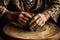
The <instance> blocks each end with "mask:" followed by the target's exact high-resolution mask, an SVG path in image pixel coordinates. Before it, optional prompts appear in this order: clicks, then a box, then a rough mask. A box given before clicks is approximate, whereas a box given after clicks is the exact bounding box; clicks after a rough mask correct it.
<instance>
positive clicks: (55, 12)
mask: <svg viewBox="0 0 60 40" xmlns="http://www.w3.org/2000/svg"><path fill="white" fill-rule="evenodd" d="M50 3H51V2H50ZM53 3H54V4H53V5H51V6H50V7H49V8H48V9H47V11H48V13H49V14H50V16H51V17H52V18H53V20H54V21H55V22H57V18H58V17H59V15H60V14H59V13H60V0H56V1H53Z"/></svg>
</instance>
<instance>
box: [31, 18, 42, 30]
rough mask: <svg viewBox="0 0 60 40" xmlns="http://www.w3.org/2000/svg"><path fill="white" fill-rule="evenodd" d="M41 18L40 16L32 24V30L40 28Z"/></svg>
mask: <svg viewBox="0 0 60 40" xmlns="http://www.w3.org/2000/svg"><path fill="white" fill-rule="evenodd" d="M40 21H41V19H40V18H38V19H37V20H36V21H35V22H34V23H33V24H32V25H31V26H30V30H31V31H34V30H35V29H36V28H38V25H39V23H40Z"/></svg>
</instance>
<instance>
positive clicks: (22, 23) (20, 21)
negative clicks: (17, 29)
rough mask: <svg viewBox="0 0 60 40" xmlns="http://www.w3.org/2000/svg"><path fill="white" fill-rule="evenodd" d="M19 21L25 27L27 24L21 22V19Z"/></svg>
mask: <svg viewBox="0 0 60 40" xmlns="http://www.w3.org/2000/svg"><path fill="white" fill-rule="evenodd" d="M19 23H20V24H22V25H24V26H26V27H27V25H26V24H25V23H23V22H22V21H21V20H19Z"/></svg>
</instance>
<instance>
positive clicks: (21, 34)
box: [3, 23, 60, 39]
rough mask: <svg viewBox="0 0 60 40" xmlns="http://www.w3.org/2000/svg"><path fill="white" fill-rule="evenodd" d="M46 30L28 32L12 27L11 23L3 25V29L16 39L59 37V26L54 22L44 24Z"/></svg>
mask: <svg viewBox="0 0 60 40" xmlns="http://www.w3.org/2000/svg"><path fill="white" fill-rule="evenodd" d="M44 28H45V29H46V30H44V31H40V32H39V31H36V32H28V31H24V30H23V31H22V29H20V28H18V27H14V26H13V25H10V24H7V25H5V26H4V28H3V31H4V32H5V33H6V34H7V35H9V36H11V37H14V38H18V39H50V38H51V39H57V38H60V32H59V28H58V27H57V26H56V25H54V24H51V23H49V24H46V25H44Z"/></svg>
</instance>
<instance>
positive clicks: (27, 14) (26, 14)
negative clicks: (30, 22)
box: [22, 12, 32, 18]
mask: <svg viewBox="0 0 60 40" xmlns="http://www.w3.org/2000/svg"><path fill="white" fill-rule="evenodd" d="M22 13H23V15H24V16H26V17H28V18H32V16H31V14H30V13H27V12H22Z"/></svg>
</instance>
